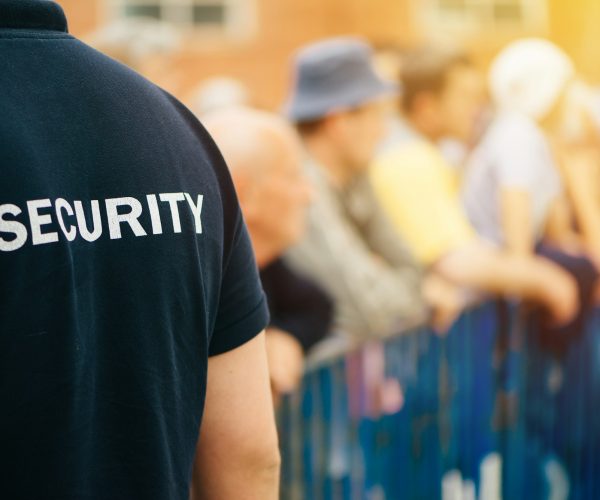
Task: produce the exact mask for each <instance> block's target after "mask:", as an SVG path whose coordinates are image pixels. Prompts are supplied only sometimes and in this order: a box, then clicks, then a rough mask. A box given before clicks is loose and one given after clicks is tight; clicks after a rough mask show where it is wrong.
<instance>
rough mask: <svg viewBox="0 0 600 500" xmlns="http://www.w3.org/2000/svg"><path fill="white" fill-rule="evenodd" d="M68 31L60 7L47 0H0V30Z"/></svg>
mask: <svg viewBox="0 0 600 500" xmlns="http://www.w3.org/2000/svg"><path fill="white" fill-rule="evenodd" d="M1 29H27V30H36V31H37V30H49V31H63V32H65V33H66V32H68V29H67V19H66V18H65V14H64V12H63V10H62V8H61V7H60V6H59V5H58V4H57V3H55V2H51V1H49V0H0V30H1Z"/></svg>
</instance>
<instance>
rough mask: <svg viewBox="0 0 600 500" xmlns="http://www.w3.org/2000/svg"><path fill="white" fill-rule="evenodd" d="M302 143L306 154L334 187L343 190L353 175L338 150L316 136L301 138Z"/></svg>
mask: <svg viewBox="0 0 600 500" xmlns="http://www.w3.org/2000/svg"><path fill="white" fill-rule="evenodd" d="M303 142H304V146H305V147H306V150H307V152H308V154H309V155H310V156H311V158H313V159H314V160H315V161H316V162H317V163H318V164H319V166H320V167H322V168H323V169H324V170H325V173H326V174H327V176H328V178H329V180H330V181H331V182H332V183H333V184H334V185H335V186H337V187H340V188H343V187H344V186H346V185H348V184H349V183H350V181H351V180H352V178H353V177H354V175H353V173H352V170H351V169H349V168H348V165H347V163H346V162H345V161H344V160H343V157H342V155H341V154H340V151H339V148H337V147H336V146H335V145H334V144H332V143H331V142H330V141H328V140H327V139H326V138H323V137H320V136H319V135H317V134H315V135H312V136H306V137H303Z"/></svg>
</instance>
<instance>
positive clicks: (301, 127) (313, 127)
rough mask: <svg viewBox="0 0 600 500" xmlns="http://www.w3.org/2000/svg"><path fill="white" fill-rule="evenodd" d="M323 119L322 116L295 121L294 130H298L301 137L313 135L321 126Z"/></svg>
mask: <svg viewBox="0 0 600 500" xmlns="http://www.w3.org/2000/svg"><path fill="white" fill-rule="evenodd" d="M323 121H324V119H323V118H316V119H314V120H310V121H303V122H297V123H295V126H296V130H297V131H298V133H299V134H300V136H301V137H306V136H309V135H313V134H314V133H315V132H317V131H318V130H319V129H320V128H321V125H322V124H323Z"/></svg>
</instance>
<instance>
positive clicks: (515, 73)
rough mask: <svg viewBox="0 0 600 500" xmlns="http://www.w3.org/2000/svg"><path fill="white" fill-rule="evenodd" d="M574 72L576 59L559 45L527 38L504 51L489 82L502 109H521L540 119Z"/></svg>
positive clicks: (493, 67)
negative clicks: (570, 56)
mask: <svg viewBox="0 0 600 500" xmlns="http://www.w3.org/2000/svg"><path fill="white" fill-rule="evenodd" d="M574 75H575V68H574V65H573V62H572V61H571V59H570V58H569V56H568V55H567V54H565V53H564V52H563V51H562V50H561V49H560V48H559V47H557V46H556V45H554V44H553V43H551V42H549V41H548V40H543V39H539V38H527V39H522V40H518V41H516V42H513V43H511V44H509V45H508V46H507V47H506V48H505V49H504V50H502V52H501V53H500V54H499V55H498V56H497V57H496V59H495V60H494V62H493V63H492V67H491V70H490V75H489V82H490V89H491V92H492V97H493V99H494V101H495V103H496V106H497V107H498V108H499V109H500V110H501V111H518V112H521V113H524V114H525V115H527V116H529V117H531V118H533V119H535V120H540V119H542V118H543V117H544V116H545V115H547V114H548V113H549V112H550V111H551V109H552V107H553V106H554V104H555V103H556V101H557V100H558V98H559V97H560V95H561V93H562V92H563V90H564V89H565V88H566V86H567V84H568V83H569V80H571V78H573V76H574Z"/></svg>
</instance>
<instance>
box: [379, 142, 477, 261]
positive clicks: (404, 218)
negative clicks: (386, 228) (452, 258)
mask: <svg viewBox="0 0 600 500" xmlns="http://www.w3.org/2000/svg"><path fill="white" fill-rule="evenodd" d="M450 168H451V167H450V166H448V165H446V164H445V163H444V159H443V158H442V157H441V156H440V155H439V154H437V152H434V151H430V150H429V147H428V146H426V145H417V144H415V145H414V146H413V147H410V146H407V147H404V148H403V149H399V150H398V151H395V152H394V153H390V154H388V155H386V156H385V157H381V158H379V159H378V160H377V161H376V162H375V164H374V165H373V167H372V168H371V172H370V174H371V182H372V184H373V188H374V190H375V193H376V195H377V198H378V200H379V202H380V203H381V205H382V207H383V208H384V210H385V211H386V214H387V215H388V217H389V218H390V220H391V222H392V224H393V225H394V228H395V230H396V231H397V232H398V233H400V234H401V235H402V236H403V237H404V238H405V239H406V241H407V243H408V245H409V247H410V249H411V250H412V252H413V253H414V254H415V256H416V257H417V258H418V259H419V261H420V262H421V263H422V264H425V265H431V264H433V263H435V262H436V261H437V260H439V259H440V258H442V257H443V256H444V255H447V254H448V253H450V252H451V251H453V250H455V249H456V248H460V247H461V246H465V245H467V244H469V243H471V241H473V239H474V238H475V231H474V229H473V228H472V227H471V225H470V224H469V221H468V219H467V215H466V213H465V212H464V210H463V208H462V205H461V203H460V197H459V193H458V189H457V182H456V181H455V179H453V177H452V175H453V174H452V172H451V171H450Z"/></svg>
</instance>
